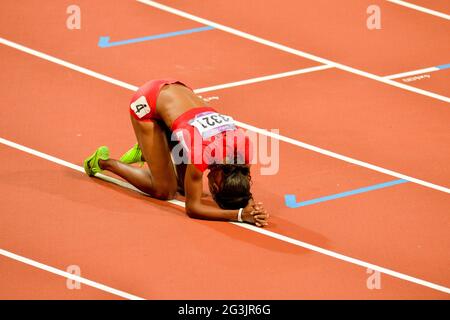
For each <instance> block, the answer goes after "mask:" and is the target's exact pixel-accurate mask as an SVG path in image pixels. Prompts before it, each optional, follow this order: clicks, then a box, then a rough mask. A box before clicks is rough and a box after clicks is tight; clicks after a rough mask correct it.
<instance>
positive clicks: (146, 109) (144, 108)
mask: <svg viewBox="0 0 450 320" xmlns="http://www.w3.org/2000/svg"><path fill="white" fill-rule="evenodd" d="M130 108H131V110H133V111H134V113H135V114H136V115H137V116H138V117H139V119H141V118H142V117H144V116H145V115H146V114H149V113H150V110H151V109H150V106H149V105H148V103H147V99H146V98H145V96H141V97H139V98H138V99H136V101H134V102H133V103H132V104H131V105H130Z"/></svg>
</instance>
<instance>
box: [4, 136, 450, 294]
mask: <svg viewBox="0 0 450 320" xmlns="http://www.w3.org/2000/svg"><path fill="white" fill-rule="evenodd" d="M0 143H2V144H5V145H7V146H9V147H11V148H15V149H18V150H20V151H23V152H26V153H29V154H32V155H34V156H37V157H40V158H43V159H46V160H49V161H51V162H54V163H57V164H59V165H62V166H67V167H69V168H71V169H75V170H77V171H83V172H84V169H83V168H82V167H81V166H78V165H75V164H72V163H69V162H67V161H64V160H61V159H58V158H56V157H53V156H50V155H48V154H45V153H43V152H39V151H36V150H34V149H31V148H29V147H25V146H23V145H20V144H18V143H15V142H12V141H9V140H6V139H4V138H0ZM68 164H70V165H68ZM95 176H96V177H97V178H100V179H103V180H106V181H108V182H112V183H115V184H117V185H119V186H121V187H124V188H128V189H130V190H134V191H137V189H136V188H135V187H134V186H132V185H131V184H129V183H128V182H125V181H122V180H119V179H116V178H113V177H110V176H106V175H103V174H96V175H95ZM138 192H139V193H141V194H144V195H146V194H145V193H144V192H142V191H138ZM147 196H148V195H147ZM169 202H170V203H172V204H174V205H177V206H180V207H184V202H181V201H178V200H172V201H169ZM228 223H231V224H233V225H235V226H237V227H241V228H245V229H247V230H250V231H253V232H256V233H259V234H262V235H265V236H268V237H271V238H274V239H277V240H280V241H284V242H287V243H290V244H293V245H295V246H298V247H302V248H305V249H308V250H311V251H315V252H318V253H321V254H324V255H326V256H329V257H332V258H335V259H338V260H342V261H345V262H348V263H351V264H354V265H358V266H361V267H364V268H370V269H372V270H376V271H379V272H381V273H384V274H387V275H390V276H392V277H395V278H398V279H402V280H405V281H408V282H412V283H415V284H418V285H421V286H424V287H428V288H431V289H434V290H437V291H441V292H445V293H448V294H450V288H447V287H444V286H441V285H438V284H435V283H432V282H429V281H426V280H422V279H419V278H415V277H412V276H409V275H406V274H403V273H400V272H397V271H393V270H391V269H387V268H384V267H380V266H378V265H374V264H372V263H368V262H365V261H362V260H359V259H355V258H352V257H349V256H345V255H343V254H340V253H337V252H334V251H331V250H327V249H324V248H321V247H318V246H315V245H312V244H309V243H306V242H303V241H300V240H297V239H293V238H290V237H287V236H284V235H281V234H278V233H276V232H272V231H269V230H266V229H263V228H258V227H256V226H253V225H249V224H246V223H237V222H228ZM58 271H59V270H58ZM59 272H62V271H59ZM64 276H65V274H64ZM72 276H73V275H72ZM80 282H81V281H80Z"/></svg>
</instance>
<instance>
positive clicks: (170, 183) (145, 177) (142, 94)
mask: <svg viewBox="0 0 450 320" xmlns="http://www.w3.org/2000/svg"><path fill="white" fill-rule="evenodd" d="M130 117H131V122H132V125H133V128H134V132H135V134H136V138H137V141H138V143H137V144H136V145H135V146H134V147H133V148H131V149H130V150H129V151H128V152H127V153H125V154H124V155H123V156H122V157H121V158H120V160H114V159H110V158H109V150H108V148H107V147H105V146H102V147H100V148H98V149H97V150H96V152H95V153H94V154H93V155H92V156H90V157H89V158H87V159H86V160H85V161H84V169H85V171H86V173H87V174H88V175H89V176H94V175H95V174H96V173H98V172H101V171H102V170H108V171H111V172H113V173H115V174H117V175H118V176H120V177H122V178H124V179H125V180H127V181H128V182H129V183H131V184H132V185H133V186H135V187H136V188H138V189H139V190H141V191H143V192H145V193H147V194H149V195H150V196H152V197H154V198H157V199H162V200H169V199H173V198H174V197H175V195H176V193H177V191H179V192H180V193H181V194H184V195H185V197H186V213H187V214H188V216H189V217H192V218H198V219H209V220H223V221H239V222H247V223H251V224H255V225H257V226H259V227H262V226H266V225H267V220H268V218H269V214H268V213H267V212H266V210H265V209H264V207H263V206H262V203H255V202H254V200H253V196H252V193H251V192H250V185H251V176H250V160H251V159H250V158H251V144H250V141H249V139H248V138H247V137H245V134H244V132H243V131H242V130H241V129H237V128H236V126H235V124H234V121H233V119H232V118H231V117H229V116H225V115H222V114H219V113H217V112H216V111H215V110H214V109H213V108H210V107H208V106H207V105H206V103H205V101H203V99H201V98H200V97H198V96H197V95H196V94H195V93H194V92H193V91H192V89H191V88H189V87H188V86H186V85H185V84H183V83H181V82H180V81H177V80H173V79H164V80H152V81H149V82H147V83H145V84H144V85H143V86H142V87H140V88H139V90H138V91H137V92H136V93H135V94H134V96H133V98H132V100H131V103H130ZM169 128H170V129H169ZM173 138H175V139H173ZM172 140H173V141H172ZM174 141H175V143H173V142H174ZM175 150H178V152H175ZM142 161H146V162H147V165H148V168H149V170H147V169H141V168H137V167H134V166H131V165H130V164H132V163H137V162H142ZM206 170H209V173H208V176H207V177H208V185H209V190H210V192H211V195H212V197H213V199H214V201H215V203H216V204H217V205H218V206H217V205H208V204H204V203H202V201H201V197H202V195H203V182H202V180H203V179H202V178H203V173H204V172H205V171H206Z"/></svg>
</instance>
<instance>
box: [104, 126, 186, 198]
mask: <svg viewBox="0 0 450 320" xmlns="http://www.w3.org/2000/svg"><path fill="white" fill-rule="evenodd" d="M131 123H132V124H133V128H134V132H135V134H136V138H137V141H138V143H139V146H140V148H141V150H142V155H143V158H145V161H146V162H147V165H148V168H149V169H150V170H148V169H140V168H136V167H133V166H131V165H128V164H125V163H122V162H120V161H118V160H114V159H109V160H100V161H99V165H100V167H101V168H102V169H104V170H108V171H111V172H113V173H115V174H117V175H118V176H120V177H122V178H124V179H125V180H127V181H128V182H129V183H131V184H132V185H133V186H135V187H136V188H138V189H139V190H141V191H143V192H145V193H147V194H149V195H150V196H152V197H154V198H157V199H163V200H168V199H173V198H174V197H175V194H176V192H177V187H178V183H177V175H176V173H175V170H174V166H173V163H172V159H171V157H170V149H169V144H168V141H167V137H166V134H165V132H164V131H163V129H162V128H161V127H160V125H158V123H156V122H147V121H145V122H144V121H138V120H136V119H135V118H134V117H131Z"/></svg>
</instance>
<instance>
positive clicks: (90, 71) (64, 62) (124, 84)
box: [0, 37, 138, 91]
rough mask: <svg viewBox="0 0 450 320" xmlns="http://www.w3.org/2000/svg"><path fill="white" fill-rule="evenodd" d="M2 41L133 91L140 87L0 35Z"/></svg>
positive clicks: (0, 41)
mask: <svg viewBox="0 0 450 320" xmlns="http://www.w3.org/2000/svg"><path fill="white" fill-rule="evenodd" d="M0 43H2V44H4V45H6V46H8V47H11V48H14V49H17V50H20V51H22V52H26V53H28V54H31V55H33V56H35V57H38V58H41V59H44V60H47V61H50V62H53V63H56V64H59V65H60V66H64V67H66V68H69V69H72V70H75V71H77V72H81V73H84V74H86V75H88V76H91V77H94V78H97V79H100V80H103V81H106V82H109V83H112V84H115V85H116V86H119V87H123V88H126V89H129V90H132V91H136V90H137V89H138V87H136V86H133V85H131V84H129V83H126V82H123V81H120V80H117V79H114V78H111V77H108V76H105V75H104V74H101V73H98V72H95V71H92V70H89V69H87V68H83V67H80V66H77V65H76V64H73V63H70V62H67V61H65V60H61V59H59V58H55V57H53V56H51V55H48V54H46V53H43V52H40V51H36V50H33V49H30V48H28V47H25V46H23V45H21V44H18V43H15V42H12V41H9V40H6V39H4V38H1V37H0Z"/></svg>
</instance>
